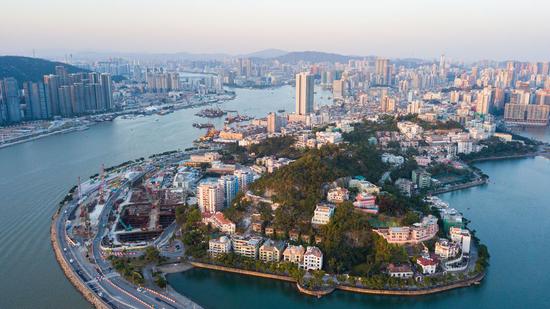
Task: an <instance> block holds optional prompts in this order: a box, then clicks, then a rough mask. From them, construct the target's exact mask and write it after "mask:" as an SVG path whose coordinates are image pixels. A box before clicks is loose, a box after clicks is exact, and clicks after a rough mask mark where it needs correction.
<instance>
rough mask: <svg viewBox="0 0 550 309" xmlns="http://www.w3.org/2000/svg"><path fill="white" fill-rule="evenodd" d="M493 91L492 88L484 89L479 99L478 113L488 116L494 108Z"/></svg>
mask: <svg viewBox="0 0 550 309" xmlns="http://www.w3.org/2000/svg"><path fill="white" fill-rule="evenodd" d="M492 98H493V91H492V89H491V88H490V87H488V88H485V89H483V91H482V92H480V93H479V95H478V97H477V104H476V112H477V113H479V114H482V115H487V114H488V113H489V111H490V110H491V106H492Z"/></svg>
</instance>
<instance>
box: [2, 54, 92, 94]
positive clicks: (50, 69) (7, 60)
mask: <svg viewBox="0 0 550 309" xmlns="http://www.w3.org/2000/svg"><path fill="white" fill-rule="evenodd" d="M58 65H62V66H64V67H65V68H66V69H67V72H69V73H77V72H88V71H87V70H84V69H81V68H77V67H75V66H72V65H69V64H66V63H61V62H54V61H48V60H45V59H40V58H30V57H20V56H0V79H3V78H5V77H14V78H15V79H17V81H18V82H19V87H22V84H23V82H26V81H33V82H37V81H42V80H43V77H44V75H47V74H54V73H55V67H56V66H58Z"/></svg>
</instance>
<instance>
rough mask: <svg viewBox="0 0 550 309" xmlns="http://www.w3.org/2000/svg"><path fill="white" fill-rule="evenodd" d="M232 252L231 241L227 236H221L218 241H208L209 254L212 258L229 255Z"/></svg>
mask: <svg viewBox="0 0 550 309" xmlns="http://www.w3.org/2000/svg"><path fill="white" fill-rule="evenodd" d="M230 251H231V240H230V239H229V238H228V237H227V236H221V237H220V238H218V239H210V240H209V241H208V253H209V254H210V256H218V255H220V254H227V253H229V252H230Z"/></svg>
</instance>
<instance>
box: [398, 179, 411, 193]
mask: <svg viewBox="0 0 550 309" xmlns="http://www.w3.org/2000/svg"><path fill="white" fill-rule="evenodd" d="M395 186H396V187H397V189H399V191H400V192H401V193H402V194H404V195H406V196H412V194H413V192H414V183H413V182H412V181H410V180H408V179H405V178H399V179H397V180H396V181H395Z"/></svg>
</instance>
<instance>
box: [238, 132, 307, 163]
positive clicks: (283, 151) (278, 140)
mask: <svg viewBox="0 0 550 309" xmlns="http://www.w3.org/2000/svg"><path fill="white" fill-rule="evenodd" d="M294 142H295V139H294V137H292V136H281V137H270V138H267V139H265V140H264V141H262V142H261V143H259V144H254V145H251V146H250V148H249V153H254V154H256V156H257V157H265V156H277V157H285V158H291V159H294V158H297V157H298V156H300V154H301V152H300V151H299V150H297V149H295V148H294V147H293V145H294Z"/></svg>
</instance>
